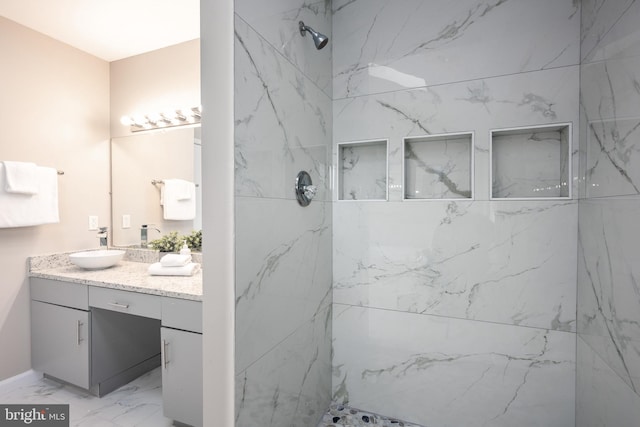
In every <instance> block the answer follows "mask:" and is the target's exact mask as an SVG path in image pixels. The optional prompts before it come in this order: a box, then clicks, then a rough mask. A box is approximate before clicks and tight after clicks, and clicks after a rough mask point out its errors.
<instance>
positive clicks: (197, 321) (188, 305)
mask: <svg viewBox="0 0 640 427" xmlns="http://www.w3.org/2000/svg"><path fill="white" fill-rule="evenodd" d="M162 326H167V327H169V328H175V329H182V330H185V331H191V332H198V333H202V302H201V301H191V300H186V299H180V298H169V297H162Z"/></svg>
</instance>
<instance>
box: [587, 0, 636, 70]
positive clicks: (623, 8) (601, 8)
mask: <svg viewBox="0 0 640 427" xmlns="http://www.w3.org/2000/svg"><path fill="white" fill-rule="evenodd" d="M581 3H582V8H581V13H582V26H581V36H580V39H581V40H580V57H581V61H582V62H588V61H591V60H594V57H595V56H597V55H598V49H601V48H602V41H603V39H605V38H606V37H607V34H608V33H609V31H610V30H611V28H612V27H613V26H614V25H615V24H616V23H617V22H618V20H619V19H620V18H621V17H623V16H625V15H627V14H628V13H629V11H630V10H631V9H632V7H633V5H634V4H635V3H637V2H636V0H617V1H607V0H581ZM632 13H633V12H632Z"/></svg>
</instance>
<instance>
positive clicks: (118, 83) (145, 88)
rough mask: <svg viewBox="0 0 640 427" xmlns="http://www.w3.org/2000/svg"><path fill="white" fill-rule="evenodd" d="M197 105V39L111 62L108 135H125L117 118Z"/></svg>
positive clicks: (198, 48) (198, 74) (124, 129)
mask: <svg viewBox="0 0 640 427" xmlns="http://www.w3.org/2000/svg"><path fill="white" fill-rule="evenodd" d="M198 105H200V40H191V41H188V42H184V43H180V44H177V45H174V46H169V47H166V48H164V49H158V50H155V51H153V52H148V53H144V54H141V55H136V56H132V57H130V58H125V59H122V60H119V61H114V62H112V63H111V137H112V138H115V137H118V136H124V135H129V134H130V133H131V132H130V131H129V128H128V127H126V126H123V125H122V124H121V123H120V118H121V117H122V116H124V115H131V114H148V113H160V112H162V111H165V110H168V109H176V108H181V107H196V106H198Z"/></svg>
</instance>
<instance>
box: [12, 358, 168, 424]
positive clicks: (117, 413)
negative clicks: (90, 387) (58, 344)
mask: <svg viewBox="0 0 640 427" xmlns="http://www.w3.org/2000/svg"><path fill="white" fill-rule="evenodd" d="M0 403H3V404H11V403H15V404H21V403H31V404H60V403H64V404H69V412H70V414H69V415H70V418H71V423H70V425H71V426H73V427H169V426H171V425H172V423H173V422H172V420H170V419H169V418H165V417H164V416H163V415H162V377H161V372H160V368H156V369H154V370H153V371H151V372H148V373H146V374H144V375H142V376H141V377H139V378H137V379H135V380H133V381H132V382H130V383H129V384H126V385H124V386H122V387H120V388H119V389H117V390H115V391H113V392H111V393H109V394H107V395H106V396H103V397H102V398H98V397H95V396H92V395H90V394H87V393H85V392H83V391H82V390H80V389H77V388H75V387H72V386H63V385H61V384H59V383H57V382H55V381H51V380H48V379H45V378H42V375H41V374H38V373H36V372H28V373H25V374H22V375H19V376H17V377H13V378H10V379H8V380H5V381H2V382H0Z"/></svg>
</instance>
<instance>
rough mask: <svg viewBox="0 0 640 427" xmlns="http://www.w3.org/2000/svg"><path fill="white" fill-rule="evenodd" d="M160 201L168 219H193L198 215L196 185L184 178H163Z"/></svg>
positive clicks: (165, 217)
mask: <svg viewBox="0 0 640 427" xmlns="http://www.w3.org/2000/svg"><path fill="white" fill-rule="evenodd" d="M163 181H164V186H163V188H162V189H161V194H160V203H161V204H162V207H163V209H164V215H163V217H164V219H166V220H178V221H184V220H192V219H194V218H195V217H196V185H195V184H194V183H193V182H189V181H185V180H182V179H163Z"/></svg>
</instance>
